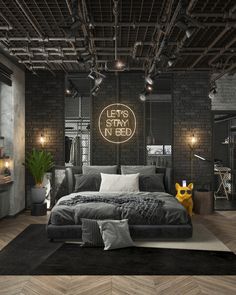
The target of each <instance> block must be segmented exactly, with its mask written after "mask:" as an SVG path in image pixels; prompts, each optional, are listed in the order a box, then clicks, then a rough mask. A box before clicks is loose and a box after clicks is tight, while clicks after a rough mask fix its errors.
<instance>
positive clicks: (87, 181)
mask: <svg viewBox="0 0 236 295" xmlns="http://www.w3.org/2000/svg"><path fill="white" fill-rule="evenodd" d="M74 177H75V189H74V192H75V193H78V192H86V191H95V192H96V191H97V192H98V191H99V189H100V185H101V176H100V175H99V174H87V175H85V174H75V175H74Z"/></svg>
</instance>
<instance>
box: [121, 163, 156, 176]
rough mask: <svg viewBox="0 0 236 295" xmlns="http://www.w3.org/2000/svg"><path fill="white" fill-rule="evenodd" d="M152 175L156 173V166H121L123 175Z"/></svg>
mask: <svg viewBox="0 0 236 295" xmlns="http://www.w3.org/2000/svg"><path fill="white" fill-rule="evenodd" d="M135 173H140V174H142V175H150V174H155V173H156V166H154V165H150V166H123V165H122V166H121V174H135Z"/></svg>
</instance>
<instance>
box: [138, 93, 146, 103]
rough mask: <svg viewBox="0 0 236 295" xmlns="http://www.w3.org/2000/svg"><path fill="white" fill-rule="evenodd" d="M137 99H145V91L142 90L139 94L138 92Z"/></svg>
mask: <svg viewBox="0 0 236 295" xmlns="http://www.w3.org/2000/svg"><path fill="white" fill-rule="evenodd" d="M139 99H140V100H141V101H146V100H147V92H146V91H142V92H141V93H140V94H139Z"/></svg>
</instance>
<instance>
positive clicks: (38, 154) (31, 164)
mask: <svg viewBox="0 0 236 295" xmlns="http://www.w3.org/2000/svg"><path fill="white" fill-rule="evenodd" d="M25 165H26V167H27V168H28V169H29V171H30V173H31V174H32V176H33V178H34V181H35V186H34V187H32V188H31V201H32V203H42V202H44V200H45V197H46V188H45V187H43V178H44V174H45V173H46V172H47V171H49V170H50V169H51V168H52V167H53V165H54V162H53V157H52V154H51V153H50V152H48V151H45V150H42V151H40V150H36V149H33V150H32V152H31V153H28V154H27V156H26V161H25Z"/></svg>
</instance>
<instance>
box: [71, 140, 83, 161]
mask: <svg viewBox="0 0 236 295" xmlns="http://www.w3.org/2000/svg"><path fill="white" fill-rule="evenodd" d="M70 163H71V164H72V165H74V166H81V164H82V161H81V142H80V137H79V136H76V137H75V138H74V139H73V141H72V145H71V149H70Z"/></svg>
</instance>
